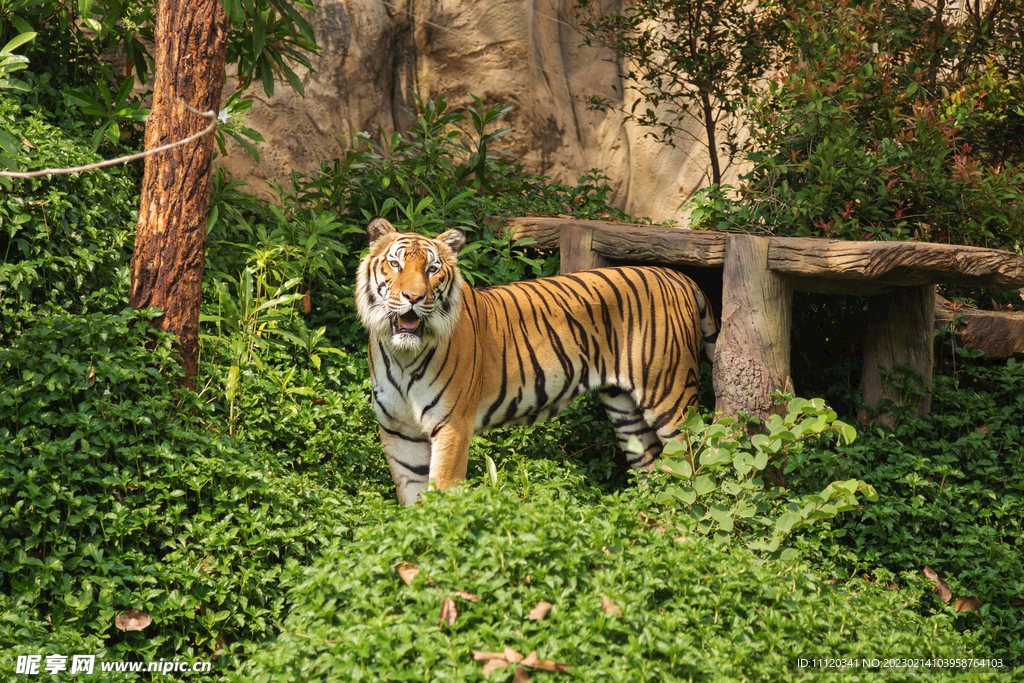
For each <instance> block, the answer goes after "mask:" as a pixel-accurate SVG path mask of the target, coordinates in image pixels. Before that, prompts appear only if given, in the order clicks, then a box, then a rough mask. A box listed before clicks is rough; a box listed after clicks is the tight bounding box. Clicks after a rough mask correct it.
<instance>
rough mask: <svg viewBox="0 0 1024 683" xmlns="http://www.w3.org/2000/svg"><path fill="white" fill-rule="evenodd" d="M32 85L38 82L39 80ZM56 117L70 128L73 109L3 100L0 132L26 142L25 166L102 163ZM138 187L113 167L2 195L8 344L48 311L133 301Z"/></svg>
mask: <svg viewBox="0 0 1024 683" xmlns="http://www.w3.org/2000/svg"><path fill="white" fill-rule="evenodd" d="M27 79H28V80H29V81H30V82H35V79H34V77H33V76H32V75H31V74H30V75H29V76H27ZM43 85H45V82H44V83H43ZM41 96H45V94H43V95H41ZM48 113H49V114H50V116H51V117H53V119H55V122H56V123H63V121H64V116H67V115H68V110H67V109H64V110H62V111H60V112H58V113H56V115H55V114H54V113H50V112H40V111H35V110H33V109H32V106H31V104H30V103H26V104H24V105H19V104H18V103H17V102H16V101H14V100H12V99H7V98H5V97H4V96H3V95H2V94H0V125H2V126H5V127H7V129H8V130H10V131H11V132H12V134H13V136H14V137H15V138H17V139H18V140H23V141H24V142H23V143H22V145H21V146H20V149H19V153H20V156H19V158H18V161H19V164H21V165H24V166H26V167H28V168H37V167H43V168H45V167H50V166H60V165H63V164H66V163H70V164H75V165H78V164H87V163H92V162H95V161H97V160H98V156H97V155H96V154H95V152H93V151H92V150H91V147H90V146H89V144H88V142H87V141H86V140H83V139H82V138H81V137H76V136H75V133H76V130H75V127H74V126H68V127H58V126H57V125H55V124H54V123H51V122H50V121H48V120H47V116H46V114H48ZM80 130H81V128H79V131H80ZM79 134H80V135H81V134H82V133H79ZM138 180H139V178H138V176H137V171H136V170H135V169H132V168H123V167H122V168H112V169H107V170H102V171H97V172H94V173H90V174H81V175H62V176H52V177H47V178H36V179H30V180H18V181H15V183H14V184H13V187H14V191H12V192H5V193H2V194H0V345H2V344H3V343H4V342H5V341H6V340H7V339H9V338H10V337H11V335H13V334H15V333H16V332H17V330H18V329H19V328H20V326H21V325H22V324H23V322H26V321H30V320H32V319H33V317H34V316H36V315H38V314H39V313H40V312H41V311H44V310H46V307H47V306H57V307H59V308H61V309H63V310H67V311H73V312H76V313H78V312H80V313H86V312H90V311H96V310H110V309H112V308H114V309H116V308H119V307H120V303H119V300H123V299H124V298H126V297H127V267H126V265H127V262H128V259H129V258H130V256H131V239H132V230H133V227H134V225H135V221H136V213H137V208H136V206H137V203H138V202H137V197H138ZM99 198H102V200H101V201H96V200H97V199H99Z"/></svg>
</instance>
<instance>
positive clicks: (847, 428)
mask: <svg viewBox="0 0 1024 683" xmlns="http://www.w3.org/2000/svg"><path fill="white" fill-rule="evenodd" d="M832 426H833V427H836V428H838V429H839V435H840V436H841V437H842V438H843V441H845V442H846V444H847V445H849V444H851V443H853V441H854V439H856V438H857V430H856V429H855V428H854V427H853V426H852V425H848V424H846V423H845V422H843V421H842V420H836V421H834V422H833V423H832Z"/></svg>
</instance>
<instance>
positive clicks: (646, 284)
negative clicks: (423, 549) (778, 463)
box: [355, 217, 718, 506]
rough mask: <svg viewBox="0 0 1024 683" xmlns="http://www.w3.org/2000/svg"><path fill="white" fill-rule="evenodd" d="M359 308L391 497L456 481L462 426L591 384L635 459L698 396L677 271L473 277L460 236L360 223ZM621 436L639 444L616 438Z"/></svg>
mask: <svg viewBox="0 0 1024 683" xmlns="http://www.w3.org/2000/svg"><path fill="white" fill-rule="evenodd" d="M366 231H367V236H368V238H369V250H368V253H367V254H366V256H365V257H363V259H362V260H361V261H360V263H359V268H358V271H357V276H356V293H355V298H356V308H357V310H358V314H359V317H360V320H361V321H362V323H363V325H364V326H365V327H366V329H367V331H368V333H369V345H368V355H369V367H370V375H371V384H372V391H373V407H374V412H375V413H376V416H377V421H378V423H379V425H380V438H381V442H382V444H383V447H384V454H385V457H386V459H387V463H388V466H389V468H390V470H391V475H392V478H393V479H394V482H395V488H396V489H397V493H398V502H399V504H400V505H403V506H404V505H409V504H410V503H414V502H416V500H417V499H418V498H419V496H420V494H421V492H422V491H424V490H426V489H428V488H438V489H443V488H446V487H448V486H451V485H452V484H454V483H456V482H458V481H459V480H461V479H464V478H465V476H466V468H467V463H468V459H469V444H470V440H471V439H472V437H473V435H475V434H479V433H481V432H483V431H485V430H487V429H489V428H491V427H496V426H498V425H505V424H532V423H535V422H539V421H542V420H545V419H547V418H549V417H552V416H554V415H557V414H558V413H559V412H560V411H561V410H562V409H563V408H565V407H566V405H568V403H569V402H570V401H572V400H573V399H574V398H576V397H577V396H579V395H580V394H582V393H584V392H586V391H587V390H590V389H595V390H596V391H597V392H598V394H599V396H600V399H601V401H602V402H603V404H604V408H605V410H606V412H607V414H608V417H609V419H610V420H611V422H612V425H613V426H614V429H615V432H616V437H617V440H618V443H619V446H620V447H621V448H622V449H623V451H624V452H626V457H627V460H628V462H629V465H630V466H631V467H632V468H634V469H638V470H639V469H647V470H652V469H654V462H655V459H656V458H657V457H658V456H659V455H660V454H661V450H662V447H663V445H664V444H665V443H666V442H667V441H668V440H670V439H671V438H673V437H674V436H676V435H677V433H678V430H677V425H679V424H680V423H681V422H682V421H683V419H684V418H685V416H686V413H687V409H688V408H689V407H690V406H695V405H696V404H697V380H698V375H699V355H700V350H701V345H702V343H703V345H704V347H705V350H706V351H707V354H708V357H709V358H713V356H714V342H715V339H716V337H717V333H718V326H717V323H716V321H715V318H714V315H713V312H712V310H711V305H710V304H709V302H708V300H707V297H706V296H705V295H704V293H703V292H702V291H701V290H700V289H699V288H698V287H697V285H696V284H695V283H694V282H693V281H692V280H690V279H689V278H688V277H686V276H685V275H682V274H680V273H678V272H676V271H674V270H671V269H668V268H661V267H609V268H597V269H593V270H585V271H579V272H574V273H571V274H563V275H556V276H551V277H544V278H537V279H534V280H525V281H522V282H514V283H511V284H506V285H500V286H494V287H487V288H480V289H476V288H473V287H471V286H470V285H469V284H467V283H466V282H465V281H464V280H463V278H462V274H461V273H460V271H459V268H458V265H457V257H458V253H459V251H460V250H461V249H462V247H463V246H464V245H465V243H466V236H465V234H464V233H463V232H462V231H461V230H459V229H450V230H447V231H446V232H443V233H442V234H440V235H438V236H437V237H436V238H434V239H431V238H428V237H424V236H422V235H419V234H416V233H399V232H398V231H397V230H396V229H395V227H394V226H393V225H392V224H391V223H390V222H388V221H387V220H386V219H384V218H380V217H378V218H374V219H372V220H371V221H370V222H369V224H368V225H367V229H366ZM630 437H636V438H637V439H639V441H640V444H641V445H642V451H640V452H631V451H635V450H637V449H636V448H635V444H634V448H632V449H627V445H628V444H629V440H630Z"/></svg>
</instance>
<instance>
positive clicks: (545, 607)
mask: <svg viewBox="0 0 1024 683" xmlns="http://www.w3.org/2000/svg"><path fill="white" fill-rule="evenodd" d="M551 607H552V605H551V603H550V602H544V601H543V600H541V601H540V602H538V603H537V606H536V607H534V608H533V609H532V610H530V621H540V620H541V619H543V618H544V617H546V616H547V615H548V612H550V611H551Z"/></svg>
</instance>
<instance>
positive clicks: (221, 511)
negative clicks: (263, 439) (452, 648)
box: [0, 311, 372, 667]
mask: <svg viewBox="0 0 1024 683" xmlns="http://www.w3.org/2000/svg"><path fill="white" fill-rule="evenodd" d="M151 315H152V314H151V313H148V312H132V311H125V312H123V313H122V314H120V315H117V316H111V315H108V314H102V313H92V314H86V315H71V314H67V313H62V312H55V313H53V314H52V315H50V316H48V317H45V318H43V319H41V320H38V321H37V322H36V324H35V325H33V326H32V327H31V328H29V329H28V330H26V331H25V332H24V333H23V334H21V335H20V336H18V337H16V338H15V339H14V340H13V341H12V343H11V344H10V346H9V347H2V348H0V380H2V385H0V386H2V391H0V488H2V489H3V490H4V492H5V497H4V499H3V501H2V503H0V527H2V535H0V537H2V539H3V540H2V541H0V543H2V544H3V550H2V552H0V557H2V558H3V561H2V564H0V569H2V572H3V577H4V578H3V584H2V590H3V592H4V593H5V594H6V595H8V596H10V601H11V602H10V605H11V606H12V607H13V608H14V609H16V610H18V611H19V612H21V613H22V614H24V615H25V618H26V619H27V621H28V622H29V623H31V622H32V621H33V620H36V621H43V622H48V623H52V624H56V625H59V626H60V629H59V630H58V631H57V632H56V634H57V635H59V634H61V633H66V629H67V628H68V627H70V626H71V625H74V628H75V629H76V630H77V632H78V633H80V634H81V637H82V638H83V641H82V642H83V643H84V642H89V643H95V642H97V641H96V640H95V639H96V638H97V637H98V638H102V639H103V640H104V641H106V647H107V648H109V649H112V650H113V651H115V652H118V653H120V654H121V655H122V656H123V655H125V654H127V653H132V654H134V655H145V656H148V657H156V656H157V655H160V656H164V657H173V656H175V655H181V656H190V657H199V656H205V657H207V658H208V657H210V655H211V653H216V655H217V656H227V655H229V654H230V653H232V652H235V651H236V650H237V649H238V648H241V647H243V646H244V644H245V643H247V642H250V641H251V640H253V639H256V638H261V639H262V638H267V637H269V636H270V634H271V633H272V631H273V625H274V624H275V623H276V621H277V620H278V619H279V618H280V610H281V608H282V602H281V594H280V590H279V588H278V584H277V581H276V576H277V574H278V573H279V572H280V570H281V567H282V566H283V564H284V562H285V560H286V559H287V558H289V557H291V558H302V559H303V560H308V558H309V557H310V556H311V554H312V553H313V551H314V549H315V548H316V547H317V546H318V545H319V544H321V543H323V542H324V541H326V540H327V538H329V537H334V538H337V537H341V536H344V535H345V533H346V532H345V530H344V525H343V524H342V523H341V520H342V519H344V518H345V517H346V514H347V513H340V514H335V512H338V511H341V510H344V509H349V508H350V506H351V500H350V499H348V498H346V497H344V496H340V497H339V496H338V494H337V493H335V491H336V490H337V487H329V486H325V485H324V483H323V479H324V478H323V477H320V478H319V481H317V480H314V479H310V480H308V481H307V480H306V479H305V478H304V477H303V476H300V475H293V476H291V477H287V476H284V477H282V472H281V463H279V462H278V461H275V460H274V459H272V458H268V457H267V454H266V453H253V452H250V451H247V450H243V449H241V448H238V447H237V446H235V445H232V444H231V443H230V442H229V441H228V440H226V439H224V438H221V437H218V436H216V435H215V434H211V433H210V432H209V430H207V429H206V428H204V427H203V426H202V422H203V421H204V418H205V416H206V415H207V414H208V409H207V408H206V407H205V405H204V404H203V402H202V401H201V400H200V399H199V397H197V396H196V395H195V394H192V393H190V392H184V393H181V394H178V392H177V383H176V381H175V376H176V373H177V371H178V364H177V362H176V358H175V357H174V356H173V352H172V350H171V339H170V338H169V336H167V335H159V336H157V335H155V334H154V333H153V331H152V329H151V327H150V325H149V322H148V319H149V317H151ZM354 487H355V485H354ZM364 496H365V497H364V498H363V499H362V504H363V505H364V506H367V505H370V502H369V501H370V499H371V498H372V496H371V494H370V492H369V491H364ZM365 509H369V508H366V507H364V511H365ZM332 510H333V511H334V512H331V511H332ZM130 608H134V609H141V610H143V611H145V612H147V613H149V614H150V615H152V617H153V619H154V622H155V625H154V626H152V627H150V628H149V629H148V630H147V632H146V633H144V634H143V633H128V634H124V635H119V633H118V632H117V631H115V630H114V629H113V619H114V616H115V615H116V614H119V613H121V612H122V611H124V610H126V609H130ZM15 633H16V631H15V632H8V633H6V634H4V635H6V636H9V637H13V635H14V634H15ZM57 635H55V636H54V638H55V640H54V641H52V643H51V644H52V645H53V646H54V647H57V646H60V645H61V644H66V643H67V642H68V641H66V639H65V640H60V639H57ZM61 638H63V636H61ZM14 644H15V643H11V642H6V643H5V647H10V646H12V645H14ZM19 647H20V645H19ZM8 664H11V665H12V666H13V663H12V662H6V661H5V662H3V666H4V667H6V666H8Z"/></svg>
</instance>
